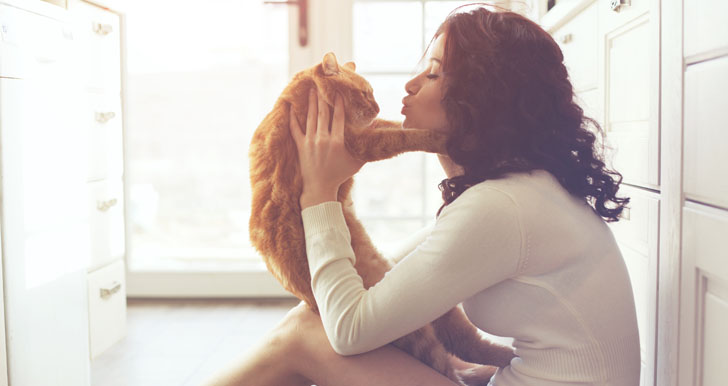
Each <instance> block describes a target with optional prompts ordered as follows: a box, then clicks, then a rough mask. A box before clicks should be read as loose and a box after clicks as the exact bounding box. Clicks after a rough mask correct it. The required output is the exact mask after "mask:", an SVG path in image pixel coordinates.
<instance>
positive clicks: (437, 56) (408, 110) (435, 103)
mask: <svg viewBox="0 0 728 386" xmlns="http://www.w3.org/2000/svg"><path fill="white" fill-rule="evenodd" d="M444 52H445V34H444V33H443V34H440V36H438V37H437V39H435V41H434V42H433V43H432V45H431V46H430V51H429V53H428V55H427V57H426V60H427V62H426V67H425V69H424V71H422V72H421V73H419V74H417V75H416V76H415V77H414V78H412V79H411V80H410V81H409V82H407V84H406V85H405V86H404V89H405V91H407V96H406V97H404V99H402V104H403V105H404V107H402V115H404V116H405V118H404V122H402V127H403V128H405V129H409V128H417V129H428V130H439V131H445V130H447V129H448V123H447V118H446V115H445V109H444V108H443V107H442V103H441V101H442V97H443V92H444V90H443V86H442V84H443V79H442V71H441V69H440V67H441V63H442V55H443V53H444Z"/></svg>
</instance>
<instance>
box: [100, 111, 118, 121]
mask: <svg viewBox="0 0 728 386" xmlns="http://www.w3.org/2000/svg"><path fill="white" fill-rule="evenodd" d="M115 116H116V113H115V112H113V111H109V112H106V113H99V112H97V113H96V122H98V123H106V122H108V121H110V120H112V119H114V117H115Z"/></svg>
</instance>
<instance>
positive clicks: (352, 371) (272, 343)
mask: <svg viewBox="0 0 728 386" xmlns="http://www.w3.org/2000/svg"><path fill="white" fill-rule="evenodd" d="M311 384H316V385H317V386H341V385H345V386H358V385H366V386H370V385H382V386H386V385H396V386H405V385H407V386H409V385H412V386H414V385H428V386H430V385H431V386H438V385H442V386H453V383H452V381H450V380H449V379H447V378H446V377H445V376H443V375H442V374H440V373H438V372H436V371H435V370H433V369H432V368H430V367H428V366H427V365H425V364H423V363H422V362H420V361H418V360H417V359H415V358H414V357H412V356H410V355H409V354H407V353H406V352H403V351H401V350H399V349H398V348H396V347H394V346H392V345H386V346H384V347H380V348H378V349H376V350H373V351H370V352H367V353H364V354H360V355H353V356H341V355H339V354H337V353H336V352H335V351H334V350H333V349H332V348H331V345H330V344H329V341H328V338H327V337H326V334H325V332H324V329H323V325H322V324H321V319H320V318H319V316H318V315H316V314H314V313H313V312H312V311H310V310H309V309H308V308H307V307H306V306H305V305H304V304H303V303H302V304H299V305H298V306H296V307H294V308H293V309H292V310H291V311H290V312H289V313H288V314H287V315H286V317H285V318H284V319H283V321H281V323H279V324H278V325H277V326H276V327H275V328H274V329H273V331H271V333H269V334H268V335H267V336H266V337H265V339H264V340H263V342H262V343H261V344H260V345H259V346H258V347H256V349H255V350H253V352H252V353H250V354H249V355H248V356H246V357H245V359H244V360H243V361H242V363H237V364H234V365H232V366H230V367H229V368H228V369H227V370H226V371H225V372H224V373H222V374H220V375H219V376H217V377H216V378H215V380H214V381H212V382H211V383H210V385H251V386H253V385H254V386H266V385H275V386H284V385H285V386H287V385H292V386H293V385H296V386H298V385H311Z"/></svg>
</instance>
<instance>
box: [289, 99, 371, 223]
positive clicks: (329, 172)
mask: <svg viewBox="0 0 728 386" xmlns="http://www.w3.org/2000/svg"><path fill="white" fill-rule="evenodd" d="M290 111H291V112H290V120H289V121H290V123H289V128H290V130H291V135H292V136H293V140H294V141H295V142H296V148H297V149H298V162H299V163H300V165H301V176H302V178H303V192H302V193H301V199H300V201H301V209H302V210H303V209H306V208H308V207H309V206H313V205H316V204H320V203H322V202H326V201H336V199H337V194H338V191H339V186H340V185H341V184H342V183H344V181H346V180H348V179H349V178H351V176H353V175H354V174H355V173H356V172H357V171H359V169H361V167H362V166H364V163H365V162H364V161H360V160H358V159H356V158H354V157H352V156H351V154H350V153H349V151H348V150H347V149H346V146H345V144H344V102H343V100H342V99H341V96H340V95H337V96H336V102H335V106H334V115H333V119H331V128H330V129H329V120H330V119H329V117H330V114H331V113H330V110H329V105H328V104H327V103H326V102H324V100H323V99H322V98H321V96H320V95H318V97H317V93H316V90H315V89H313V88H312V89H311V91H309V95H308V116H307V117H306V132H305V133H303V132H302V130H301V125H300V124H299V123H298V120H297V119H296V116H295V114H294V113H293V109H290Z"/></svg>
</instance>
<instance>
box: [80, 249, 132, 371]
mask: <svg viewBox="0 0 728 386" xmlns="http://www.w3.org/2000/svg"><path fill="white" fill-rule="evenodd" d="M88 311H89V318H88V323H89V344H90V346H91V347H90V353H91V359H94V358H96V357H98V356H99V355H100V354H101V353H103V352H104V351H105V350H106V349H108V348H109V347H111V346H112V345H113V344H114V343H116V342H117V341H119V340H120V339H121V338H123V337H124V335H126V272H125V268H124V260H123V259H119V260H117V261H115V262H114V263H112V264H109V265H107V266H105V267H103V268H101V269H98V270H96V271H93V272H90V273H89V274H88Z"/></svg>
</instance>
